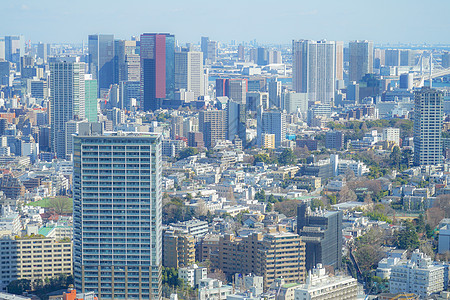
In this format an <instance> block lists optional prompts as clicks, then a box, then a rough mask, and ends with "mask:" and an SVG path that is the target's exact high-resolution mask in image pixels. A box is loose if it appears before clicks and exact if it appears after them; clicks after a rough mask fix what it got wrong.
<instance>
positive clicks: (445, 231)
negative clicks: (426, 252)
mask: <svg viewBox="0 0 450 300" xmlns="http://www.w3.org/2000/svg"><path fill="white" fill-rule="evenodd" d="M448 251H450V219H443V220H442V221H441V222H440V223H439V245H438V253H439V254H445V253H446V252H448Z"/></svg>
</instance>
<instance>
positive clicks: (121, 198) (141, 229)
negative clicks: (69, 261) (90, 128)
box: [73, 134, 162, 300]
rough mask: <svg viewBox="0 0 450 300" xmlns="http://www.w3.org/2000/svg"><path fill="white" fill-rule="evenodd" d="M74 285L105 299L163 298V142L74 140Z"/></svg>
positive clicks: (148, 137) (148, 138)
mask: <svg viewBox="0 0 450 300" xmlns="http://www.w3.org/2000/svg"><path fill="white" fill-rule="evenodd" d="M73 186H74V188H73V191H74V207H73V219H74V234H73V236H74V281H75V287H76V289H77V290H80V291H82V292H87V291H94V292H95V293H96V294H97V296H98V297H99V299H101V300H105V299H161V264H162V258H161V256H162V245H161V243H162V229H161V226H162V223H161V218H162V213H161V206H162V203H161V201H162V200H161V137H160V136H159V135H155V134H142V135H140V134H113V135H109V136H76V137H75V138H74V177H73Z"/></svg>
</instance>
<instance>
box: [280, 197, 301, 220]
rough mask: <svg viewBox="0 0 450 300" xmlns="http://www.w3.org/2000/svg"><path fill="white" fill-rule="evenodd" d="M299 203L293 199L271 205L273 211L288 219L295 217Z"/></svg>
mask: <svg viewBox="0 0 450 300" xmlns="http://www.w3.org/2000/svg"><path fill="white" fill-rule="evenodd" d="M299 203H300V201H299V200H294V199H292V200H285V201H283V202H277V203H275V204H274V205H273V210H274V211H276V212H278V213H280V214H283V215H285V216H286V217H288V218H290V217H295V216H296V215H297V206H298V204H299Z"/></svg>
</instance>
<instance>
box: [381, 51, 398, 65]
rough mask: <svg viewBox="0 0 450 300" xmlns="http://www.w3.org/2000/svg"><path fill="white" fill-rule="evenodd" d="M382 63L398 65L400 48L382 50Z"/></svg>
mask: <svg viewBox="0 0 450 300" xmlns="http://www.w3.org/2000/svg"><path fill="white" fill-rule="evenodd" d="M384 65H385V66H388V67H396V66H400V50H398V49H386V50H384Z"/></svg>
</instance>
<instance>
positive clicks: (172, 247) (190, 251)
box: [162, 228, 195, 269]
mask: <svg viewBox="0 0 450 300" xmlns="http://www.w3.org/2000/svg"><path fill="white" fill-rule="evenodd" d="M162 245H163V251H162V265H163V266H164V267H166V268H175V269H178V268H181V267H188V266H190V265H192V264H194V263H195V238H194V236H193V235H191V234H189V233H187V232H186V231H183V230H178V229H173V228H168V229H166V230H165V231H164V234H163V242H162Z"/></svg>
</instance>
